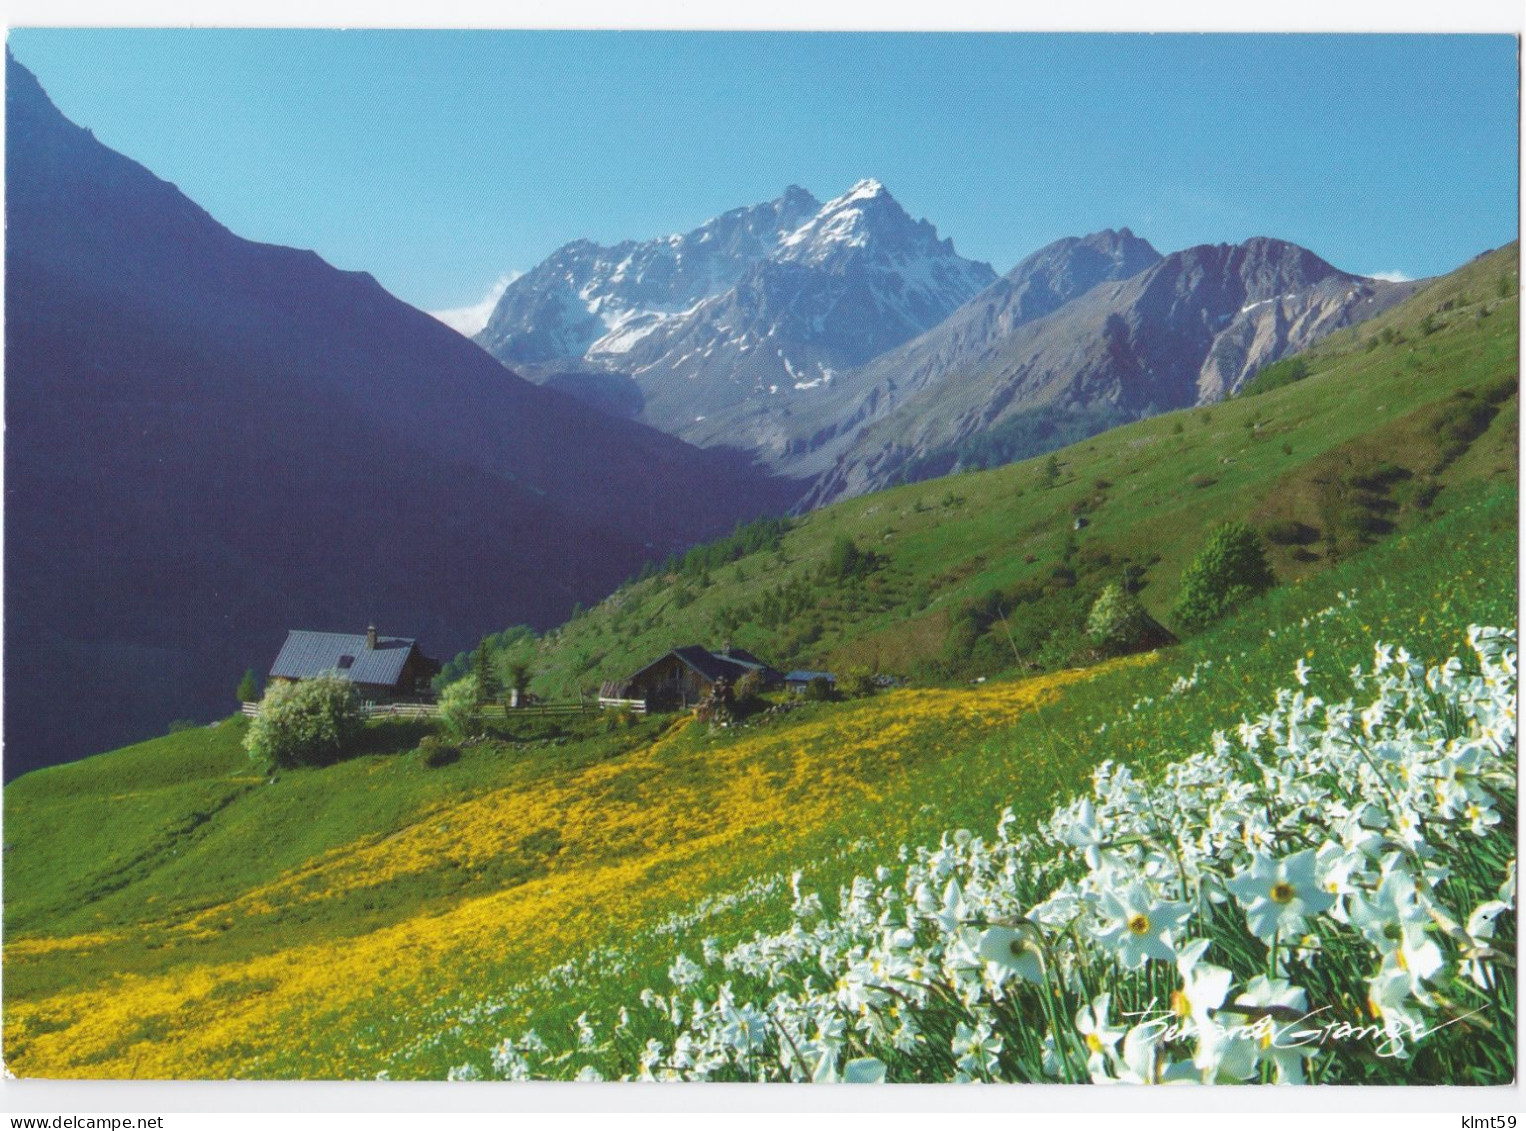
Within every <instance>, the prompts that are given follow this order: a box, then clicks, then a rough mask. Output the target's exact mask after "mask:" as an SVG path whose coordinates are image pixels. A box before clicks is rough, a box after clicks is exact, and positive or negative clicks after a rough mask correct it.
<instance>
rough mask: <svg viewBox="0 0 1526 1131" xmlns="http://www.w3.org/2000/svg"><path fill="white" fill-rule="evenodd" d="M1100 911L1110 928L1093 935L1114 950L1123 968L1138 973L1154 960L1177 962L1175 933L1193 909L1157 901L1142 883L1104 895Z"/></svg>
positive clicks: (1166, 901)
mask: <svg viewBox="0 0 1526 1131" xmlns="http://www.w3.org/2000/svg"><path fill="white" fill-rule="evenodd" d="M1098 911H1099V912H1100V913H1101V915H1102V918H1103V919H1104V920H1105V921H1106V923H1107V925H1106V926H1105V927H1103V928H1102V929H1100V930H1098V929H1096V928H1093V933H1094V934H1095V935H1096V936H1097V939H1098V941H1099V942H1102V943H1104V944H1106V945H1107V946H1110V947H1112V948H1113V949H1114V951H1115V953H1116V954H1117V956H1118V961H1119V963H1120V965H1122V966H1123V967H1124V969H1126V970H1137V969H1139V967H1141V966H1143V965H1144V964H1145V961H1146V960H1147V959H1150V958H1158V959H1160V960H1162V961H1164V962H1174V961H1175V960H1176V950H1175V948H1173V947H1172V945H1171V934H1172V932H1173V931H1177V930H1180V929H1181V926H1182V924H1183V923H1185V922H1186V921H1187V917H1188V915H1190V914H1191V912H1192V909H1191V908H1190V907H1189V906H1188V905H1187V904H1185V903H1176V902H1173V901H1170V900H1163V899H1158V898H1156V897H1155V896H1154V895H1153V894H1151V892H1150V890H1149V889H1148V888H1147V887H1145V885H1144V884H1143V883H1141V882H1140V881H1138V880H1135V881H1134V882H1132V883H1130V884H1128V885H1126V886H1125V887H1123V888H1122V889H1121V890H1116V891H1107V892H1103V893H1102V895H1101V897H1100V898H1099V900H1098Z"/></svg>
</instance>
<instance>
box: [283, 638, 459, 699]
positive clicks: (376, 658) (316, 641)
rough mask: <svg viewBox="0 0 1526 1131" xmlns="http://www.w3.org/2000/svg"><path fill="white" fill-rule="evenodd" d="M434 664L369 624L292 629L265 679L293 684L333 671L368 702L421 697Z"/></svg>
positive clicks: (410, 642) (414, 646) (426, 695)
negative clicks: (354, 629)
mask: <svg viewBox="0 0 1526 1131" xmlns="http://www.w3.org/2000/svg"><path fill="white" fill-rule="evenodd" d="M439 671H440V665H439V664H437V663H436V662H435V661H433V660H431V659H429V657H427V656H425V655H424V653H423V652H422V651H421V650H420V649H419V645H418V641H416V640H414V639H413V638H411V637H407V636H378V635H377V632H376V626H375V625H374V624H373V625H371V626H370V627H369V628H367V629H366V631H365V632H363V633H346V632H308V631H306V630H304V629H292V630H291V631H290V632H289V633H287V635H286V643H285V644H283V645H282V646H281V651H280V654H278V655H277V656H276V662H275V663H274V664H273V665H271V668H270V679H271V681H276V680H282V681H285V682H288V683H296V682H298V681H300V680H304V679H313V678H314V677H316V676H320V675H337V676H338V677H339V678H340V679H347V680H349V681H350V682H351V683H353V684H354V685H355V689H356V691H357V692H358V693H359V694H360V697H361V698H362V699H365V700H367V701H369V702H373V703H388V702H398V701H400V700H427V699H430V698H432V697H433V693H432V691H431V689H430V686H429V681H430V680H431V679H433V678H434V677H435V675H437V674H438V673H439Z"/></svg>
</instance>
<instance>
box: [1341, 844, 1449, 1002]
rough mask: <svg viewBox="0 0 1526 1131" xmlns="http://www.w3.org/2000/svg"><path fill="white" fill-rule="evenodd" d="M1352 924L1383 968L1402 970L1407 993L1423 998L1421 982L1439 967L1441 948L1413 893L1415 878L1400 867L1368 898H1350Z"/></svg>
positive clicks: (1390, 872) (1358, 896)
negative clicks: (1406, 981)
mask: <svg viewBox="0 0 1526 1131" xmlns="http://www.w3.org/2000/svg"><path fill="white" fill-rule="evenodd" d="M1350 915H1351V925H1352V926H1353V927H1355V928H1356V929H1357V930H1359V931H1361V932H1362V935H1363V937H1365V938H1366V939H1367V941H1368V942H1370V943H1371V944H1372V945H1373V946H1374V947H1376V948H1377V951H1378V953H1379V954H1380V955H1382V957H1383V962H1384V965H1385V967H1388V966H1391V967H1393V968H1395V969H1397V970H1399V971H1401V972H1402V973H1403V974H1404V976H1405V977H1406V978H1407V979H1408V985H1409V992H1411V993H1413V994H1415V996H1416V997H1423V995H1424V992H1425V991H1424V989H1423V987H1422V986H1421V983H1422V982H1424V981H1425V980H1426V979H1428V978H1430V977H1431V976H1432V975H1434V974H1435V973H1436V972H1437V971H1438V970H1440V969H1441V967H1442V965H1443V962H1444V959H1443V958H1442V954H1441V948H1440V947H1439V946H1437V945H1436V943H1435V941H1434V940H1433V939H1431V938H1430V936H1429V935H1428V933H1427V928H1428V927H1429V926H1430V925H1431V923H1432V922H1433V920H1432V919H1431V916H1430V915H1429V914H1428V913H1427V912H1426V910H1425V908H1424V906H1422V905H1421V904H1420V902H1419V900H1418V899H1417V898H1416V893H1415V879H1414V877H1413V876H1411V875H1410V874H1409V873H1408V872H1406V871H1405V870H1404V869H1402V868H1395V869H1392V870H1391V871H1389V873H1388V874H1387V875H1386V876H1384V877H1383V880H1382V882H1381V883H1380V884H1379V885H1378V890H1377V891H1376V892H1374V893H1373V895H1372V897H1371V898H1368V897H1367V896H1365V895H1360V894H1358V895H1354V896H1352V897H1351V907H1350Z"/></svg>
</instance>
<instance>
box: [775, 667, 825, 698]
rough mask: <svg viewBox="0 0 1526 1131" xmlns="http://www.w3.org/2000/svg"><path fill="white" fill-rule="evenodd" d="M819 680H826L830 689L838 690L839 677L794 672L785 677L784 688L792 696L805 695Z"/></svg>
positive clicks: (799, 671)
mask: <svg viewBox="0 0 1526 1131" xmlns="http://www.w3.org/2000/svg"><path fill="white" fill-rule="evenodd" d="M818 679H821V680H825V681H826V683H827V686H828V687H830V688H832V689H834V690H836V688H837V677H836V676H835V675H833V674H832V673H831V672H810V671H804V670H797V671H792V672H790V673H789V674H788V675H786V676H785V677H784V686H785V687H786V688H788V689H789V692H790V694H791V695H804V694H805V692H806V689H807V688H808V687H810V686H811V684H813V683H815V682H816V681H817V680H818Z"/></svg>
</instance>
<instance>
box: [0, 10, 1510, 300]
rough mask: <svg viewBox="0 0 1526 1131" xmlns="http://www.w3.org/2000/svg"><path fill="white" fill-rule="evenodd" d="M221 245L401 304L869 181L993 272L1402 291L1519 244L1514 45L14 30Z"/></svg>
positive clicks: (85, 116) (1479, 41)
mask: <svg viewBox="0 0 1526 1131" xmlns="http://www.w3.org/2000/svg"><path fill="white" fill-rule="evenodd" d="M9 43H10V46H11V49H12V50H13V52H14V53H15V55H16V57H17V59H18V60H20V61H21V62H22V63H24V64H25V65H27V66H28V67H30V68H31V69H32V70H33V71H34V72H35V73H36V74H37V76H38V78H39V79H40V80H41V82H42V84H43V86H44V87H45V88H46V89H47V91H48V92H49V94H50V95H51V96H52V97H53V100H54V101H55V102H56V103H57V104H58V106H59V108H60V109H61V110H62V111H63V112H64V113H65V114H66V115H68V116H69V117H70V118H71V119H73V120H74V121H76V122H78V123H79V124H81V125H86V126H89V127H90V128H91V129H93V130H94V131H95V134H96V136H97V137H98V138H100V139H101V140H102V141H103V142H105V143H106V144H108V145H110V146H112V147H113V148H115V149H118V150H120V151H122V152H123V153H126V154H127V155H128V156H130V157H133V158H135V159H137V160H139V161H141V162H143V163H144V164H145V165H147V166H148V167H149V168H150V169H152V170H153V171H154V172H155V173H157V174H158V175H160V176H161V177H164V178H165V179H167V180H170V181H173V182H175V183H176V184H178V185H179V186H180V187H181V188H182V189H183V190H184V191H185V192H186V193H187V194H188V195H190V196H191V197H192V198H193V199H195V200H196V201H197V202H198V203H199V204H201V205H203V206H204V207H206V208H207V209H208V210H209V211H210V212H211V213H212V214H213V215H214V216H216V217H217V218H218V219H219V220H221V221H222V222H223V223H225V224H227V225H228V226H229V227H230V228H232V229H233V230H234V231H236V232H238V233H239V234H241V235H244V236H247V237H249V238H252V239H259V240H265V241H270V242H275V243H283V244H290V245H293V246H298V247H310V248H313V249H315V250H317V251H318V252H319V253H320V254H321V255H323V256H324V257H325V258H326V259H328V260H329V261H330V262H332V263H334V264H336V265H338V266H340V267H344V268H347V269H354V270H366V271H370V272H371V273H372V274H373V275H375V276H376V277H377V278H378V279H379V280H380V281H381V282H382V283H383V284H384V285H385V286H387V287H388V288H389V289H390V290H392V291H393V292H394V293H395V294H397V295H398V296H399V297H401V298H403V299H406V300H407V301H409V302H412V303H415V304H416V305H419V306H421V307H424V308H425V309H439V308H442V307H453V306H462V305H466V304H469V303H471V302H473V301H474V300H477V299H479V298H480V297H481V296H482V295H483V294H484V293H485V292H486V291H487V290H488V289H489V288H490V287H491V285H492V284H493V282H494V281H495V280H497V279H498V278H499V277H500V276H502V275H503V274H505V273H509V272H514V271H521V270H524V269H526V268H529V267H531V266H533V265H534V264H535V263H536V262H538V261H539V260H540V259H542V258H544V257H545V256H546V255H547V254H548V253H549V252H550V251H552V250H553V249H554V248H555V247H557V246H559V245H560V244H562V243H565V242H566V241H568V240H571V239H575V238H578V237H589V238H592V239H596V240H599V241H601V242H606V243H609V242H615V241H618V240H620V239H624V238H649V237H652V236H657V235H662V234H666V233H668V232H673V231H683V230H687V229H689V228H692V227H695V226H697V225H698V224H700V223H702V222H703V221H704V220H706V219H708V218H709V217H711V216H713V215H715V214H717V213H719V212H723V211H725V210H726V209H728V208H733V207H736V206H738V205H742V204H749V203H753V202H756V201H760V200H765V199H769V198H771V197H774V196H777V195H778V194H779V193H780V192H781V191H782V190H783V188H784V187H785V186H786V185H788V184H791V183H794V184H800V185H803V186H805V187H806V188H808V189H810V190H811V191H812V192H814V193H815V194H816V195H817V196H819V197H822V198H823V199H825V198H827V197H830V196H834V195H837V194H838V193H840V192H843V191H845V190H846V189H847V188H848V186H849V185H851V184H852V183H853V182H854V181H856V180H858V179H859V178H861V177H876V178H878V179H879V180H881V181H883V182H884V183H885V184H886V186H887V187H888V188H889V189H890V191H891V192H892V193H893V194H894V195H895V196H896V197H897V198H898V199H899V200H900V201H901V202H902V204H904V205H905V207H906V208H907V210H908V211H910V212H911V213H912V214H913V215H914V216H918V217H922V216H925V217H927V218H928V219H929V220H931V221H932V222H933V223H934V224H936V225H937V226H938V229H939V232H940V234H942V235H944V236H949V237H952V238H953V240H954V242H955V245H956V247H957V248H958V249H959V251H960V252H961V253H962V254H964V255H967V256H971V257H974V258H978V259H984V260H986V261H988V262H990V263H991V264H992V265H993V266H994V267H995V268H996V269H997V270H998V271H1006V270H1007V269H1009V268H1010V267H1011V266H1012V265H1013V264H1014V263H1016V262H1017V261H1018V260H1019V259H1021V258H1022V257H1023V256H1024V255H1026V254H1028V253H1029V252H1031V251H1033V250H1035V249H1036V248H1038V247H1040V246H1042V245H1043V244H1045V243H1047V242H1049V241H1051V240H1054V239H1057V238H1060V237H1062V236H1067V235H1081V234H1084V233H1086V232H1089V231H1095V230H1097V229H1099V228H1104V227H1121V226H1128V227H1131V228H1133V229H1134V230H1135V232H1136V233H1138V234H1139V235H1142V236H1144V237H1146V238H1147V239H1149V240H1150V241H1151V242H1152V243H1153V244H1155V246H1156V247H1157V248H1159V249H1160V250H1162V251H1172V250H1176V249H1178V248H1181V247H1186V246H1189V245H1191V244H1195V243H1205V242H1210V243H1216V242H1233V241H1239V240H1242V239H1244V238H1246V237H1248V236H1252V235H1273V236H1278V237H1281V238H1284V239H1289V240H1293V241H1294V242H1297V243H1300V244H1303V245H1305V246H1307V247H1309V248H1311V249H1312V250H1314V251H1316V252H1318V253H1319V254H1320V255H1322V256H1324V257H1325V258H1326V259H1329V260H1330V261H1331V262H1333V263H1334V264H1335V265H1336V266H1338V267H1341V268H1344V269H1346V270H1350V271H1356V272H1360V273H1364V274H1373V273H1379V272H1383V273H1389V272H1396V273H1402V274H1405V275H1409V276H1413V277H1418V276H1422V275H1428V274H1435V273H1438V272H1442V271H1446V270H1450V269H1451V268H1453V267H1456V266H1457V265H1458V264H1460V263H1462V262H1464V261H1465V260H1467V259H1469V258H1471V257H1472V256H1473V255H1475V254H1477V253H1478V252H1480V251H1483V250H1485V249H1486V248H1489V247H1494V246H1498V245H1499V244H1501V243H1504V242H1506V241H1508V240H1510V239H1513V238H1515V236H1516V235H1517V225H1518V215H1517V179H1518V169H1519V160H1518V156H1517V137H1518V127H1517V120H1516V113H1517V94H1516V78H1517V75H1516V44H1515V40H1514V39H1513V38H1512V37H1510V36H1503V35H1493V36H1378V35H1361V36H1332V35H1323V36H1308V35H1290V34H1289V35H1260V36H1193V35H1078V36H1061V35H1032V34H1003V35H963V34H931V35H929V34H917V35H897V34H860V33H853V34H823V33H800V34H785V33H772V34H749V33H657V32H610V33H591V32H407V31H349V32H330V31H143V30H46V29H22V30H15V31H12V32H11V34H10V37H9Z"/></svg>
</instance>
